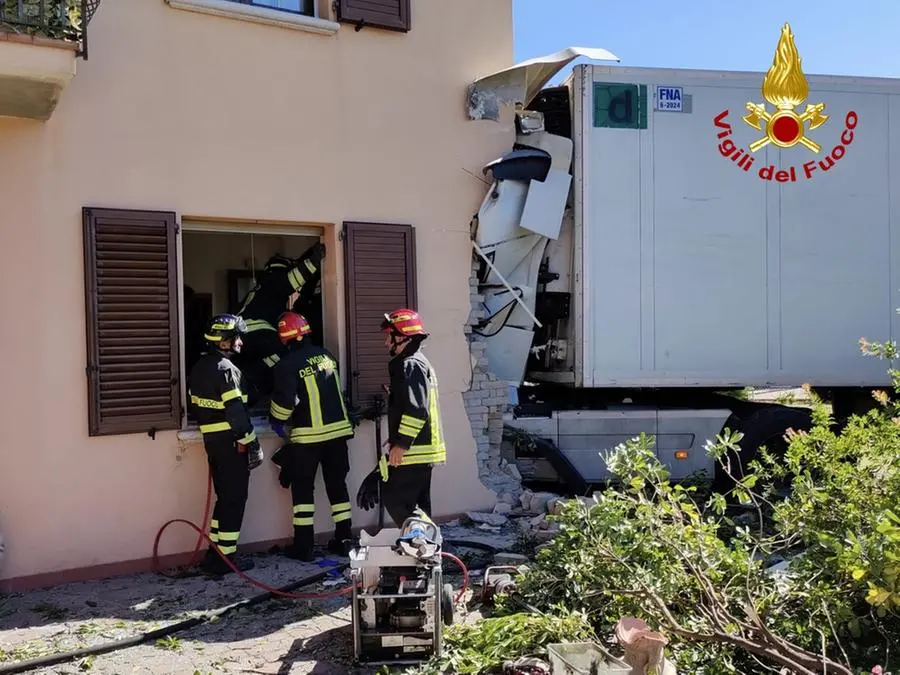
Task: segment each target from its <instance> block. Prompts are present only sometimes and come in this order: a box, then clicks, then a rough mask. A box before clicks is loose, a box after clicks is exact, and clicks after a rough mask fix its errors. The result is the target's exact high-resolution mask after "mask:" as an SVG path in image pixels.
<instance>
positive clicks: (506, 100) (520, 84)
mask: <svg viewBox="0 0 900 675" xmlns="http://www.w3.org/2000/svg"><path fill="white" fill-rule="evenodd" d="M581 56H583V57H585V58H588V59H592V60H595V61H618V60H619V57H617V56H616V55H615V54H613V53H612V52H609V51H607V50H605V49H597V48H590V47H567V48H566V49H563V50H562V51H558V52H556V53H554V54H548V55H546V56H539V57H537V58H534V59H528V60H527V61H522V62H521V63H517V64H516V65H514V66H510V67H509V68H506V69H504V70H501V71H498V72H496V73H492V74H491V75H487V76H485V77H482V78H479V79H477V80H475V82H473V83H472V84H471V85H469V91H468V112H469V119H472V120H483V119H487V120H494V121H495V122H496V121H497V120H498V119H499V117H500V108H501V107H503V106H505V105H515V104H517V103H518V104H521V105H527V104H528V103H529V102H530V101H531V100H532V99H533V98H534V97H535V96H537V94H538V92H540V90H541V89H543V87H544V85H545V84H547V83H548V82H549V81H550V80H551V79H553V76H554V75H556V74H557V73H558V72H559V71H560V70H562V69H563V68H565V67H566V66H567V65H568V64H570V63H571V62H572V61H574V60H575V59H577V58H579V57H581Z"/></svg>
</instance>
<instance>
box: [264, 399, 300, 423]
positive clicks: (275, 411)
mask: <svg viewBox="0 0 900 675" xmlns="http://www.w3.org/2000/svg"><path fill="white" fill-rule="evenodd" d="M292 412H294V411H293V410H290V409H289V408H285V407H282V406H280V405H278V404H277V403H275V401H269V414H270V415H272V417H274V418H275V419H276V420H282V421H284V420H287V419H288V418H289V417H290V416H291V413H292Z"/></svg>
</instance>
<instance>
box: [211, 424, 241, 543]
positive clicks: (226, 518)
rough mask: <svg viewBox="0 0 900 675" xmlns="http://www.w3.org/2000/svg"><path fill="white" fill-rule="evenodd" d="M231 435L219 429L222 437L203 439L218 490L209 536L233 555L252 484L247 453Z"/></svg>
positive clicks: (216, 489) (214, 486)
mask: <svg viewBox="0 0 900 675" xmlns="http://www.w3.org/2000/svg"><path fill="white" fill-rule="evenodd" d="M230 434H231V432H227V433H222V432H218V433H217V435H221V436H222V437H223V438H215V437H212V438H210V437H207V438H204V439H203V444H204V446H205V447H206V457H207V459H208V461H209V471H210V474H211V475H212V483H213V488H214V489H215V491H216V505H215V507H214V508H213V512H212V518H211V519H210V523H209V538H210V539H212V540H213V541H214V542H216V544H218V546H219V548H220V549H221V550H222V553H224V554H226V555H234V553H235V552H236V551H237V544H238V538H239V537H240V535H241V524H242V523H243V521H244V507H245V506H246V504H247V493H248V491H249V487H250V467H249V464H248V462H247V453H246V452H244V453H239V452H238V447H237V443H235V442H234V441H233V440H231V438H230Z"/></svg>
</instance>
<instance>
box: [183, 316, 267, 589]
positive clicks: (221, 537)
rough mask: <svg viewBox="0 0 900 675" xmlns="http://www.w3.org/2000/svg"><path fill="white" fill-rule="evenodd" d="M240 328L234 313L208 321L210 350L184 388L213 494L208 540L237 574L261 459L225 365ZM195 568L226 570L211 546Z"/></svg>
mask: <svg viewBox="0 0 900 675" xmlns="http://www.w3.org/2000/svg"><path fill="white" fill-rule="evenodd" d="M245 330H246V326H245V324H244V321H243V319H241V318H240V317H239V316H235V315H234V314H219V315H218V316H214V317H213V318H212V319H210V320H209V322H208V323H207V325H206V328H205V330H204V331H203V337H204V339H205V340H206V342H207V343H208V344H209V347H210V348H209V350H208V351H207V352H206V353H204V354H203V355H202V356H201V357H200V359H199V360H198V361H197V363H195V364H194V367H193V368H192V369H191V374H190V377H189V384H188V387H189V389H188V396H189V399H190V406H191V412H192V414H193V416H194V417H195V418H196V419H197V422H198V423H199V425H200V433H201V434H203V445H204V446H205V447H206V456H207V459H208V461H209V470H210V475H211V476H212V481H213V487H214V488H215V491H216V505H215V508H214V509H213V512H212V518H211V520H210V526H209V537H210V539H211V540H212V541H213V542H215V543H216V544H217V545H218V547H219V550H220V551H221V552H222V553H223V554H225V555H226V556H227V557H228V558H229V559H230V560H231V561H232V563H233V564H235V566H237V567H238V569H241V570H247V569H251V568H252V567H253V563H252V561H250V560H246V561H240V562H238V561H236V560H235V554H236V553H237V544H238V538H239V537H240V531H241V523H242V522H243V520H244V507H245V505H246V503H247V491H248V488H249V484H250V471H252V470H253V469H255V468H256V467H258V466H259V465H260V464H261V463H262V460H263V453H262V449H261V448H260V447H259V441H258V440H257V438H256V433H255V432H254V431H253V423H252V422H251V421H250V414H249V412H248V406H247V404H248V400H247V394H246V393H245V392H246V389H245V382H244V378H243V375H242V374H241V371H240V370H239V369H238V368H237V366H235V365H234V363H232V361H231V359H232V357H233V356H234V355H235V354H237V353H239V352H240V351H241V346H242V335H243V333H244V331H245ZM200 567H201V569H202V570H203V571H204V572H206V573H208V574H213V575H222V574H228V573H229V572H230V571H232V570H231V568H229V567H228V565H227V564H226V563H225V562H224V561H223V560H222V559H221V558H220V557H219V555H218V554H217V553H216V552H215V551H214V550H213V548H212V547H210V548H209V549H207V551H206V557H205V558H204V560H203V562H202V563H201V565H200Z"/></svg>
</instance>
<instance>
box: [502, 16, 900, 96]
mask: <svg viewBox="0 0 900 675" xmlns="http://www.w3.org/2000/svg"><path fill="white" fill-rule="evenodd" d="M484 1H485V2H490V0H484ZM823 5H826V6H823ZM827 5H831V7H828V6H827ZM513 16H514V36H515V58H516V61H521V60H524V59H528V58H532V57H535V56H542V55H544V54H550V53H552V52H555V51H558V50H560V49H563V48H565V47H570V46H578V47H603V48H605V49H608V50H609V51H611V52H612V53H613V54H615V55H616V56H618V57H619V58H620V59H621V62H620V63H621V65H623V66H651V67H652V66H656V67H669V68H703V69H713V70H752V71H765V70H767V69H768V67H769V65H771V62H772V56H773V54H774V51H775V45H776V43H777V42H778V37H779V35H780V31H781V26H782V25H783V24H784V22H785V21H787V22H789V23H790V24H791V28H792V29H793V31H794V41H795V43H796V45H797V49H798V50H799V52H800V57H801V58H802V59H803V70H804V72H805V73H806V74H831V75H864V76H879V77H897V76H900V40H898V32H900V0H857V1H856V2H839V1H838V0H830V1H829V2H825V3H821V2H818V3H817V2H809V1H808V0H780V1H779V0H756V1H755V2H737V1H735V0H681V2H676V1H674V0H620V1H619V2H607V1H606V0H513ZM568 70H569V68H566V69H565V71H566V72H568ZM559 79H561V78H560V77H559V76H558V77H557V78H555V81H558V80H559Z"/></svg>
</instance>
